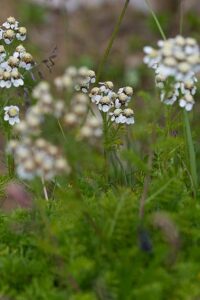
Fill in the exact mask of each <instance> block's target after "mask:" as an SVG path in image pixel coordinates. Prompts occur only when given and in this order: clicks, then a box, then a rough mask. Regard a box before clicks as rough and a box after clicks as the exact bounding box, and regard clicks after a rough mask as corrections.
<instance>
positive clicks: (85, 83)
mask: <svg viewBox="0 0 200 300" xmlns="http://www.w3.org/2000/svg"><path fill="white" fill-rule="evenodd" d="M95 81H96V75H95V72H94V71H93V70H90V69H88V68H87V67H81V68H76V67H74V66H70V67H68V68H67V69H66V70H65V73H64V75H62V76H60V77H57V78H56V79H55V81H54V83H55V86H56V87H57V90H58V91H60V92H62V91H66V92H69V91H70V93H71V94H70V99H69V100H70V101H68V106H67V108H66V110H65V113H64V116H63V122H64V124H65V126H66V127H67V128H69V129H70V130H72V129H73V130H76V131H77V139H78V140H80V139H83V140H86V141H88V142H89V143H90V144H95V143H96V142H97V141H98V140H99V139H100V138H101V136H102V133H103V131H102V123H101V121H100V120H99V119H98V118H97V117H96V116H90V114H89V104H90V103H89V97H88V95H87V94H88V93H89V90H90V87H91V85H92V84H94V83H95Z"/></svg>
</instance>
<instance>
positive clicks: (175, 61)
mask: <svg viewBox="0 0 200 300" xmlns="http://www.w3.org/2000/svg"><path fill="white" fill-rule="evenodd" d="M158 47H159V48H158V49H154V48H152V47H149V46H146V47H144V52H145V57H144V62H145V63H146V64H147V65H148V66H149V67H150V68H153V69H154V70H155V76H156V85H157V86H158V87H159V88H160V89H161V101H163V102H164V103H166V104H169V105H172V104H173V103H174V102H176V101H177V100H178V101H179V106H180V107H183V108H185V110H187V111H190V110H192V108H193V105H194V103H195V101H194V97H193V96H194V94H195V93H196V82H197V78H196V77H195V74H196V73H198V72H199V71H200V48H199V46H198V44H197V42H196V40H195V39H193V38H184V37H182V36H180V35H178V36H176V37H175V38H170V39H168V40H164V41H163V40H161V41H158Z"/></svg>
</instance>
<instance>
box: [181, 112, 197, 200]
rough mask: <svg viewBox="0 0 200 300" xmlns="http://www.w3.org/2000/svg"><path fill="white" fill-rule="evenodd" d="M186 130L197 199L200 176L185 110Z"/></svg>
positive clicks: (193, 185) (193, 184)
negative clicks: (199, 175) (199, 176)
mask: <svg viewBox="0 0 200 300" xmlns="http://www.w3.org/2000/svg"><path fill="white" fill-rule="evenodd" d="M183 117H184V128H185V144H186V146H187V153H188V156H189V165H190V173H191V178H192V188H193V193H194V196H195V197H196V194H197V189H198V176H197V165H196V155H195V149H194V144H193V140H192V133H191V127H190V121H189V117H188V113H187V111H185V110H184V113H183Z"/></svg>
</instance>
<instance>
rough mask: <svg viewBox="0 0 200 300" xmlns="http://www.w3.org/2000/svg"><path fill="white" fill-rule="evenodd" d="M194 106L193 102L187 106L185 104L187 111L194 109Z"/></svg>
mask: <svg viewBox="0 0 200 300" xmlns="http://www.w3.org/2000/svg"><path fill="white" fill-rule="evenodd" d="M192 107H193V104H192V103H187V104H186V106H185V109H186V110H187V111H191V110H192Z"/></svg>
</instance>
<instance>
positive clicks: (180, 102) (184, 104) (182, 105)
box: [179, 99, 186, 107]
mask: <svg viewBox="0 0 200 300" xmlns="http://www.w3.org/2000/svg"><path fill="white" fill-rule="evenodd" d="M179 105H180V107H185V106H186V101H185V100H184V99H180V100H179Z"/></svg>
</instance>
